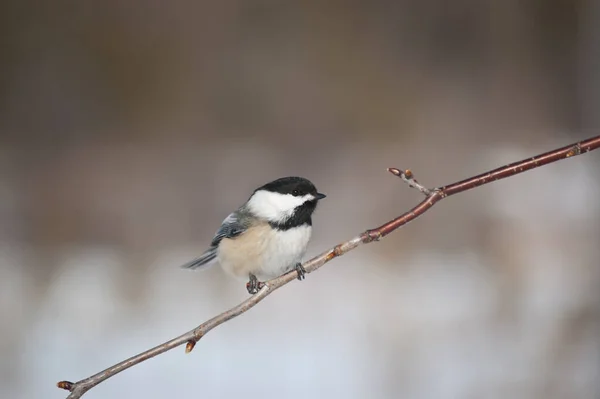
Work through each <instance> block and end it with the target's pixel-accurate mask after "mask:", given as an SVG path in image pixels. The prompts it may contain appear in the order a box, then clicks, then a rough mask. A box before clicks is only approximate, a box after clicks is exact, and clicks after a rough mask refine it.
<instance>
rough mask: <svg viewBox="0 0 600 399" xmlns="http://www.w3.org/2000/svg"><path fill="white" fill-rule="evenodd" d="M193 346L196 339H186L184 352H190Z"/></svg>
mask: <svg viewBox="0 0 600 399" xmlns="http://www.w3.org/2000/svg"><path fill="white" fill-rule="evenodd" d="M194 346H196V341H188V342H187V344H185V353H190V352H191V351H192V350H193V349H194Z"/></svg>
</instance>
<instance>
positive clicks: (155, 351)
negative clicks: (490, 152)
mask: <svg viewBox="0 0 600 399" xmlns="http://www.w3.org/2000/svg"><path fill="white" fill-rule="evenodd" d="M598 148H600V136H596V137H592V138H590V139H587V140H584V141H580V142H578V143H575V144H571V145H569V146H566V147H562V148H559V149H556V150H553V151H550V152H547V153H544V154H541V155H538V156H535V157H533V158H529V159H525V160H523V161H519V162H515V163H511V164H509V165H506V166H503V167H500V168H498V169H494V170H492V171H489V172H486V173H482V174H480V175H477V176H474V177H471V178H468V179H465V180H462V181H459V182H457V183H453V184H449V185H447V186H443V187H438V188H435V189H428V188H426V187H425V186H422V185H421V184H419V183H418V182H417V181H416V180H415V179H414V176H413V174H412V172H411V171H410V170H406V171H401V170H400V169H396V168H390V169H389V171H390V172H391V173H393V174H394V175H396V176H398V177H400V178H401V179H402V180H403V181H405V182H406V183H407V184H408V185H409V186H410V187H413V188H415V189H417V190H419V191H420V192H421V193H423V194H424V195H425V199H424V200H423V201H421V202H420V203H419V204H418V205H417V206H415V207H414V208H412V209H411V210H409V211H408V212H406V213H404V214H402V215H401V216H399V217H397V218H395V219H393V220H391V221H389V222H387V223H385V224H383V225H381V226H379V227H376V228H374V229H370V230H367V231H365V232H364V233H362V234H360V235H359V236H356V237H354V238H352V239H351V240H348V241H346V242H344V243H342V244H339V245H336V246H335V247H333V248H332V249H330V250H328V251H325V252H323V253H322V254H320V255H318V256H316V257H314V258H312V259H311V260H309V261H307V262H306V263H304V264H303V267H304V269H305V270H306V273H312V272H314V271H315V270H317V269H318V268H320V267H321V266H323V265H324V264H325V263H327V262H329V261H331V260H332V259H334V258H336V257H338V256H341V255H344V254H345V253H347V252H349V251H351V250H353V249H354V248H356V247H358V246H359V245H362V244H368V243H370V242H373V241H377V240H380V239H381V238H383V237H385V236H386V235H388V234H390V233H391V232H392V231H394V230H396V229H398V228H399V227H400V226H403V225H405V224H407V223H408V222H410V221H412V220H414V219H416V218H417V217H419V216H421V215H422V214H423V213H425V212H426V211H427V210H429V209H430V208H431V207H432V206H433V205H434V204H435V203H437V202H438V201H441V200H442V199H444V198H446V197H449V196H451V195H454V194H458V193H461V192H463V191H467V190H471V189H473V188H475V187H479V186H481V185H484V184H487V183H491V182H493V181H496V180H500V179H504V178H507V177H510V176H514V175H517V174H519V173H522V172H525V171H528V170H531V169H534V168H537V167H539V166H543V165H547V164H549V163H553V162H556V161H560V160H561V159H566V158H570V157H573V156H576V155H580V154H583V153H586V152H589V151H592V150H596V149H598ZM296 277H297V273H296V271H291V272H289V273H286V274H284V275H282V276H280V277H277V278H275V279H272V280H269V281H267V282H265V283H264V286H263V287H262V288H261V289H260V290H259V291H258V293H256V294H255V295H253V296H251V297H250V298H248V299H246V300H245V301H243V302H242V303H240V304H239V305H237V306H235V307H233V308H231V309H229V310H227V311H226V312H223V313H221V314H219V315H217V316H215V317H213V318H212V319H210V320H208V321H206V322H204V323H202V324H200V325H199V326H198V327H196V328H195V329H193V330H191V331H188V332H186V333H185V334H182V335H180V336H178V337H176V338H173V339H172V340H170V341H167V342H165V343H163V344H160V345H158V346H155V347H154V348H152V349H148V350H146V351H144V352H142V353H140V354H138V355H135V356H133V357H130V358H129V359H127V360H124V361H122V362H119V363H117V364H115V365H114V366H111V367H109V368H107V369H106V370H103V371H101V372H99V373H97V374H94V375H92V376H90V377H88V378H85V379H83V380H80V381H77V382H75V383H73V382H69V381H61V382H59V383H58V384H57V386H58V387H59V388H62V389H66V390H68V391H70V392H71V394H70V395H69V396H68V397H67V399H77V398H80V397H81V396H82V395H83V394H84V393H86V392H87V391H88V390H90V389H91V388H93V387H95V386H96V385H98V384H100V383H101V382H103V381H105V380H107V379H108V378H110V377H112V376H114V375H116V374H118V373H120V372H121V371H123V370H126V369H128V368H129V367H132V366H135V365H136V364H139V363H141V362H143V361H145V360H148V359H150V358H152V357H154V356H156V355H160V354H161V353H164V352H167V351H169V350H171V349H173V348H175V347H178V346H181V345H183V344H186V350H185V351H186V353H189V352H191V351H192V349H194V346H195V345H196V343H197V342H198V341H199V340H200V339H201V338H202V337H204V336H205V335H206V333H208V332H209V331H210V330H212V329H213V328H215V327H217V326H219V325H221V324H223V323H225V322H226V321H228V320H231V319H233V318H234V317H237V316H239V315H241V314H242V313H245V312H247V311H248V310H250V309H251V308H253V307H254V306H255V305H256V304H257V303H259V302H260V301H262V300H263V299H265V298H266V297H267V296H268V295H270V294H271V293H273V292H274V291H275V290H277V289H278V288H280V287H282V286H284V285H285V284H287V283H289V282H291V281H293V280H295V279H296Z"/></svg>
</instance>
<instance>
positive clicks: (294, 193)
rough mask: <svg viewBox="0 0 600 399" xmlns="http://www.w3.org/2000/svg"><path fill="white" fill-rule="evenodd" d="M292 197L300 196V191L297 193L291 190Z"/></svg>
mask: <svg viewBox="0 0 600 399" xmlns="http://www.w3.org/2000/svg"><path fill="white" fill-rule="evenodd" d="M292 195H293V196H294V197H297V196H298V195H300V191H298V190H293V191H292Z"/></svg>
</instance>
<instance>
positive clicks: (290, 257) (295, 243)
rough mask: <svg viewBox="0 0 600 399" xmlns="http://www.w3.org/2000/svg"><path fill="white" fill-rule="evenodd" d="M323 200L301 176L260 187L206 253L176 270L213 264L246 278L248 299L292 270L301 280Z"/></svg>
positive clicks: (227, 220) (227, 221)
mask: <svg viewBox="0 0 600 399" xmlns="http://www.w3.org/2000/svg"><path fill="white" fill-rule="evenodd" d="M325 197H326V195H325V194H322V193H319V192H318V191H317V188H316V187H315V185H314V184H313V183H312V182H311V181H310V180H308V179H305V178H303V177H297V176H289V177H282V178H280V179H277V180H274V181H271V182H269V183H267V184H265V185H263V186H260V187H258V188H257V189H255V190H254V192H253V193H252V195H251V196H250V197H249V198H248V200H247V201H246V202H245V203H244V204H243V205H242V206H240V207H239V208H238V209H237V210H235V211H234V212H232V213H231V214H229V215H228V216H227V217H226V218H225V220H223V223H222V224H221V227H219V229H218V230H217V232H216V233H215V235H214V237H213V239H212V241H211V243H210V246H209V247H208V249H207V250H206V251H204V252H203V253H202V254H201V255H200V256H199V257H197V258H195V259H193V260H191V261H189V262H187V263H185V264H184V265H182V266H181V267H182V268H184V269H192V270H203V269H207V268H209V267H210V266H212V265H214V264H215V263H217V262H218V263H219V264H220V265H221V268H222V269H223V270H225V272H226V273H228V274H229V275H231V276H233V277H236V278H244V279H245V278H247V279H248V283H247V284H246V289H247V290H248V292H249V293H250V294H256V293H257V292H258V291H259V289H260V288H261V287H262V285H263V283H262V282H261V281H267V280H270V279H272V278H275V277H279V276H281V275H282V274H285V273H287V272H289V271H291V270H293V269H295V270H296V272H297V273H298V276H297V278H298V280H303V279H304V277H305V274H306V270H305V269H304V268H303V267H302V263H301V262H302V258H303V257H304V254H305V252H306V248H307V246H308V243H309V241H310V238H311V235H312V216H313V212H314V211H315V209H316V208H317V204H318V202H319V201H321V200H322V199H323V198H325Z"/></svg>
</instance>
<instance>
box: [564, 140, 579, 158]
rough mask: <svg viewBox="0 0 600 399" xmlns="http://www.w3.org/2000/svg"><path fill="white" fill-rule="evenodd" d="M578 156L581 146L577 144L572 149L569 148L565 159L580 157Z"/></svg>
mask: <svg viewBox="0 0 600 399" xmlns="http://www.w3.org/2000/svg"><path fill="white" fill-rule="evenodd" d="M580 154H581V145H580V144H579V143H577V144H575V145H574V146H573V147H571V150H570V151H569V152H567V158H570V157H574V156H576V155H580Z"/></svg>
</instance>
